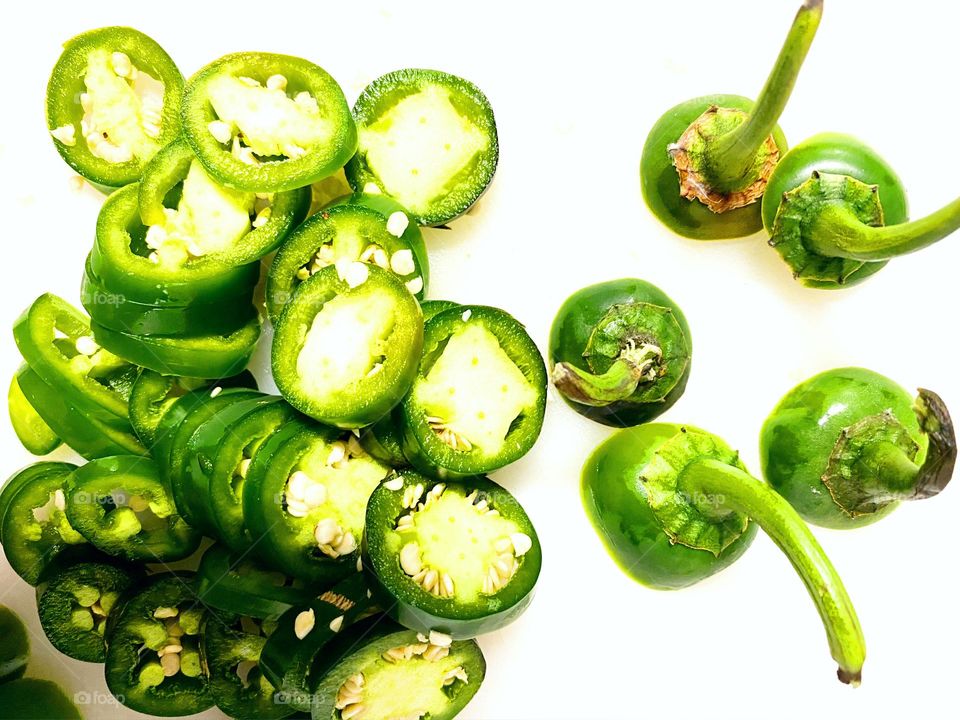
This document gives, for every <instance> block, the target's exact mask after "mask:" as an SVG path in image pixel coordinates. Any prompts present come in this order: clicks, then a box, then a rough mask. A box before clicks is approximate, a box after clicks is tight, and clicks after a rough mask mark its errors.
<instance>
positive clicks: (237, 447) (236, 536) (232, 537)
mask: <svg viewBox="0 0 960 720" xmlns="http://www.w3.org/2000/svg"><path fill="white" fill-rule="evenodd" d="M244 410H246V412H243V411H240V413H239V414H241V415H242V416H241V417H238V418H237V419H236V421H235V422H232V423H231V424H230V425H229V426H227V427H225V428H224V430H223V433H222V437H221V438H220V441H219V443H218V444H217V446H216V448H215V449H213V450H212V452H211V454H210V456H209V458H208V459H207V461H206V462H207V463H208V464H207V465H206V466H207V467H209V472H208V473H207V475H206V477H207V478H208V483H207V493H208V503H209V506H210V510H211V513H212V515H213V524H214V529H215V534H216V535H217V537H219V538H220V539H221V540H222V541H223V542H224V543H225V544H226V545H228V546H229V547H231V548H232V549H234V550H239V551H242V550H246V549H248V548H249V547H250V545H251V544H252V542H253V538H252V537H250V533H249V531H248V530H247V526H246V523H245V522H244V518H243V485H244V482H245V478H246V474H247V473H248V472H249V470H250V465H251V463H252V462H253V460H252V459H253V457H255V456H256V453H257V452H258V450H259V449H260V447H261V446H262V445H263V444H264V443H265V442H266V441H267V440H268V439H269V438H270V437H271V436H272V435H273V434H274V433H276V432H278V431H279V430H280V429H281V428H283V427H285V426H286V425H287V424H288V423H290V422H291V421H292V420H294V419H296V418H298V417H300V415H299V414H298V413H297V412H296V411H294V409H293V408H291V407H290V406H289V405H287V404H286V403H284V402H272V403H267V404H264V405H263V406H256V407H254V406H246V407H245V408H244ZM201 462H202V459H201ZM203 466H204V465H201V467H203Z"/></svg>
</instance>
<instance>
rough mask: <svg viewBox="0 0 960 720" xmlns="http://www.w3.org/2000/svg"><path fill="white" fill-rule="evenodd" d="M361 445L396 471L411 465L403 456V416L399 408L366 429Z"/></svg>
mask: <svg viewBox="0 0 960 720" xmlns="http://www.w3.org/2000/svg"><path fill="white" fill-rule="evenodd" d="M360 445H361V446H362V447H363V449H364V450H366V451H367V452H368V453H370V455H371V456H373V457H374V458H375V459H377V460H379V461H380V462H382V463H383V464H384V465H389V466H390V467H392V468H394V469H397V468H402V467H406V466H407V465H409V464H410V463H408V462H407V458H406V456H405V455H404V454H403V415H402V413H401V412H400V411H399V408H395V409H394V410H393V412H391V413H390V414H389V415H386V416H385V417H383V418H382V419H380V420H377V422H375V423H374V424H373V425H371V426H369V427H367V428H364V429H363V432H361V433H360Z"/></svg>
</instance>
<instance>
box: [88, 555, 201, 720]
mask: <svg viewBox="0 0 960 720" xmlns="http://www.w3.org/2000/svg"><path fill="white" fill-rule="evenodd" d="M193 583H194V577H193V574H192V573H187V572H178V573H162V574H160V575H154V576H153V577H151V578H150V579H149V580H148V581H147V582H146V583H145V584H143V585H141V586H139V587H138V588H136V589H135V590H134V591H133V592H132V593H130V594H128V595H127V596H126V598H125V599H124V601H123V603H122V605H121V606H120V607H119V608H118V610H117V612H115V613H112V614H111V617H110V621H109V622H108V623H107V658H106V667H105V674H106V678H107V687H108V688H109V689H110V692H111V693H113V695H114V696H115V697H116V698H117V699H119V700H121V702H122V703H123V704H124V705H126V706H127V707H128V708H130V709H131V710H136V711H137V712H141V713H144V714H146V715H159V716H161V717H171V716H179V715H192V714H193V713H198V712H202V711H204V710H206V709H207V708H209V707H211V706H212V705H213V698H212V696H211V695H210V688H209V680H208V678H207V675H206V673H205V672H204V671H203V669H202V666H201V672H200V674H199V675H198V676H197V677H189V676H187V675H184V674H183V673H182V672H181V673H178V674H176V675H174V676H173V677H168V678H164V679H163V680H162V682H161V683H160V684H159V685H148V684H145V683H142V682H141V681H140V672H141V669H142V668H143V666H144V665H145V664H146V663H147V662H149V661H150V656H151V655H153V656H154V657H155V656H156V651H157V650H160V649H161V648H163V647H164V646H165V645H166V644H167V637H166V635H167V633H166V630H165V628H164V622H163V620H161V619H157V618H156V617H154V613H155V612H156V610H157V609H158V608H177V609H178V610H180V611H181V613H182V612H183V611H184V610H187V609H192V608H194V607H195V605H196V596H195V594H194V588H193ZM190 639H191V640H192V639H193V637H192V636H190ZM186 640H187V637H184V638H182V639H181V643H183V642H185V641H186ZM145 645H146V647H147V649H146V650H143V649H142V648H143V647H144V646H145Z"/></svg>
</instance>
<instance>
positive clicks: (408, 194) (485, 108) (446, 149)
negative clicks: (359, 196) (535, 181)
mask: <svg viewBox="0 0 960 720" xmlns="http://www.w3.org/2000/svg"><path fill="white" fill-rule="evenodd" d="M353 115H354V117H355V118H356V121H357V127H358V130H359V147H358V149H357V154H356V155H355V156H354V157H353V158H352V159H351V160H350V162H349V163H347V166H346V167H345V168H344V172H345V174H346V176H347V181H348V182H349V183H350V185H351V187H353V189H354V190H355V191H357V192H365V193H370V192H384V193H386V194H387V195H390V196H391V197H393V198H395V199H396V200H397V201H398V202H399V203H400V204H401V205H403V206H404V207H405V208H407V209H408V210H409V211H410V212H411V213H412V214H413V215H414V217H416V218H417V222H418V223H419V224H420V225H442V224H443V223H445V222H448V221H449V220H452V219H454V218H455V217H457V216H459V215H462V214H463V213H465V212H466V211H467V210H469V209H470V207H471V206H472V205H473V204H474V203H475V202H476V201H477V200H478V199H479V198H480V196H481V195H482V194H483V193H484V191H485V190H486V189H487V187H488V186H489V185H490V182H491V181H492V180H493V174H494V172H495V171H496V169H497V160H498V158H499V153H500V148H499V142H498V139H497V124H496V121H495V119H494V116H493V108H491V107H490V102H489V101H488V100H487V97H486V96H485V95H484V94H483V93H482V92H481V91H480V89H479V88H478V87H477V86H476V85H474V84H473V83H472V82H470V81H469V80H464V79H463V78H460V77H457V76H455V75H450V74H449V73H445V72H440V71H439V70H419V69H405V70H397V71H395V72H391V73H388V74H387V75H383V76H382V77H379V78H377V79H376V80H374V81H373V82H372V83H370V84H369V85H368V86H367V87H366V88H365V89H364V91H363V92H362V93H360V97H359V98H357V102H356V104H355V105H354V106H353Z"/></svg>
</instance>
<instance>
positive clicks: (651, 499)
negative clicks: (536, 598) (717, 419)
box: [582, 423, 865, 685]
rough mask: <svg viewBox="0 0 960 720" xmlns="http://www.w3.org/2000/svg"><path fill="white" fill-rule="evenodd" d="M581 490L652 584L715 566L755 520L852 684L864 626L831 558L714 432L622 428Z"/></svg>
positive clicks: (615, 545) (613, 544) (616, 547)
mask: <svg viewBox="0 0 960 720" xmlns="http://www.w3.org/2000/svg"><path fill="white" fill-rule="evenodd" d="M582 491H583V498H584V505H585V507H586V509H587V514H588V516H589V517H590V520H591V522H592V523H593V524H594V526H595V528H596V529H597V531H598V534H599V535H600V536H601V538H603V540H604V542H605V543H606V544H607V547H608V549H609V550H610V552H611V553H612V555H613V556H614V558H615V559H616V560H617V562H618V563H620V564H621V565H622V566H623V567H624V568H625V569H627V570H628V572H630V574H631V575H632V576H634V577H635V578H636V579H638V580H639V581H641V582H643V583H645V584H649V585H653V586H655V587H660V588H679V587H684V586H686V585H690V584H693V583H695V582H697V581H698V580H701V579H703V578H705V577H707V576H709V575H711V574H713V573H715V572H717V571H719V570H721V569H723V568H724V567H726V566H727V565H729V564H730V563H732V562H733V561H734V560H736V558H737V557H739V556H740V554H742V553H743V551H744V550H745V549H746V547H747V545H748V544H749V542H750V540H751V538H752V532H753V529H752V528H753V526H754V523H755V524H756V525H759V526H760V527H761V528H762V529H763V530H764V532H766V533H767V535H769V536H770V538H771V539H772V540H773V541H774V542H775V543H776V544H777V546H778V547H779V548H780V549H781V550H782V551H783V553H784V554H785V555H786V556H787V558H788V559H789V561H790V563H791V565H793V567H794V569H795V570H796V571H797V574H798V575H799V576H800V578H801V580H802V581H803V583H804V585H805V586H806V588H807V590H808V592H809V593H810V596H811V598H812V599H813V601H814V604H815V605H816V607H817V611H818V612H819V614H820V617H821V620H822V621H823V625H824V629H825V630H826V633H827V639H828V642H829V645H830V651H831V654H832V655H833V658H834V659H835V660H836V661H837V663H838V665H839V670H838V677H839V678H840V680H841V681H842V682H844V683H850V684H853V685H856V684H858V683H859V681H860V672H861V668H862V666H863V660H864V656H865V649H864V641H863V635H862V632H861V630H860V624H859V621H858V619H857V615H856V612H855V611H854V608H853V605H852V603H851V602H850V598H849V597H848V596H847V592H846V590H845V589H844V587H843V583H842V582H841V580H840V578H839V576H838V575H837V573H836V571H835V570H834V568H833V566H832V565H831V563H830V560H829V559H828V558H827V556H826V555H825V554H824V552H823V550H822V549H821V547H820V546H819V544H818V543H817V541H816V539H815V538H814V536H813V534H812V533H811V532H810V530H809V528H808V527H807V526H806V524H805V523H804V522H803V520H802V519H801V518H800V516H799V515H798V514H797V512H796V511H795V510H794V509H793V508H792V507H791V506H790V504H789V503H788V502H786V500H784V499H783V498H782V497H781V496H780V495H778V494H777V492H776V491H775V490H773V489H772V488H771V487H769V486H768V485H766V484H765V483H762V482H760V481H759V480H756V479H755V478H753V477H751V476H750V474H749V473H748V472H747V471H746V469H745V468H744V466H743V465H742V463H741V462H740V460H739V458H738V456H737V453H736V452H734V451H733V450H732V449H730V448H729V446H727V445H726V443H724V442H723V441H722V440H721V439H720V438H718V437H716V436H714V435H711V434H710V433H707V432H705V431H703V430H699V429H697V428H693V427H690V426H683V425H668V424H660V423H651V424H647V425H641V426H639V427H636V428H630V429H628V430H623V431H621V432H620V433H617V434H616V435H614V436H613V437H611V438H610V439H608V440H607V441H606V442H604V443H603V444H602V445H600V447H598V448H597V450H596V451H595V452H594V454H593V455H592V456H591V457H590V458H589V459H588V460H587V463H586V464H585V466H584V470H583V485H582Z"/></svg>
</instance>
